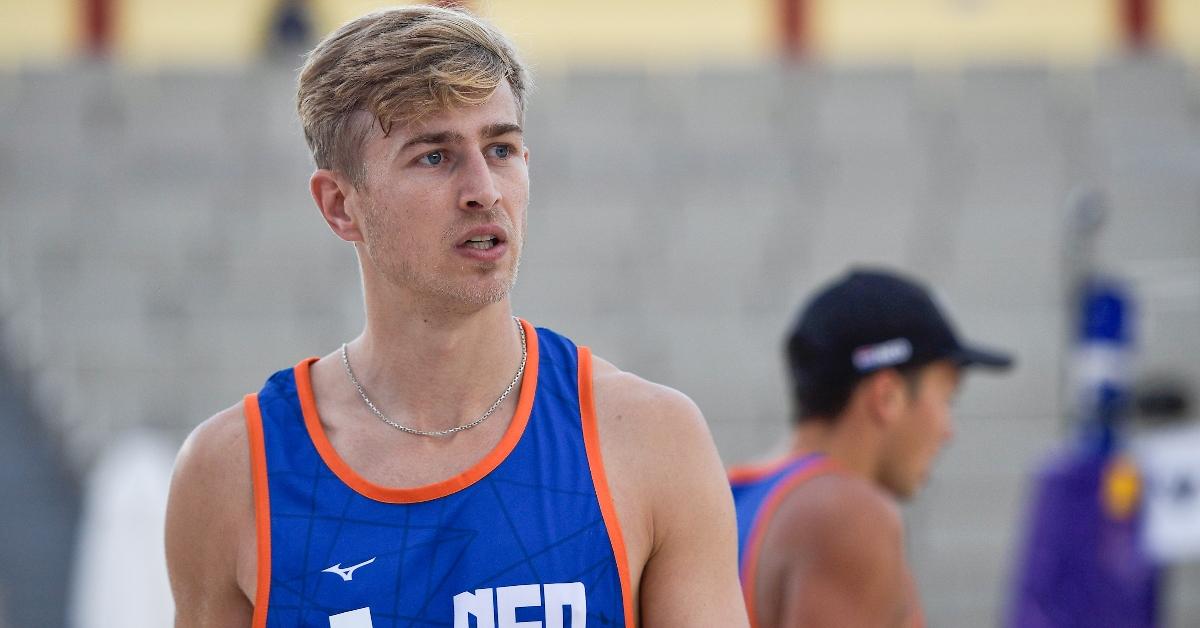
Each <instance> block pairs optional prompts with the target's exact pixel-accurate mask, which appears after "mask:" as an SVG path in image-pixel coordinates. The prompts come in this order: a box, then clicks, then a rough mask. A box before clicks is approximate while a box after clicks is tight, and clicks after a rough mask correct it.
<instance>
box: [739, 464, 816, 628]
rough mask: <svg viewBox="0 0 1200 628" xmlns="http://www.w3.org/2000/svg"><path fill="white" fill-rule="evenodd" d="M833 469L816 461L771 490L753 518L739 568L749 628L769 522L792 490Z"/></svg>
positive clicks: (752, 623)
mask: <svg viewBox="0 0 1200 628" xmlns="http://www.w3.org/2000/svg"><path fill="white" fill-rule="evenodd" d="M792 460H794V458H793V459H792ZM789 462H790V460H789ZM836 469H837V465H836V464H835V463H833V461H831V460H830V459H829V458H824V459H822V460H818V461H816V462H814V463H812V465H811V466H808V467H805V468H803V469H801V470H800V471H798V472H797V473H796V474H795V475H793V476H791V477H789V478H787V479H786V480H784V481H783V482H782V483H780V484H779V485H778V486H776V487H775V488H774V489H772V490H771V494H770V495H768V496H767V499H766V501H765V502H764V503H763V506H762V508H761V509H760V510H759V511H758V514H757V515H756V516H755V518H754V525H753V526H752V527H751V528H750V539H749V540H748V541H747V542H746V562H745V563H744V564H743V565H742V567H743V569H742V591H743V595H744V596H745V598H746V613H747V614H748V615H749V616H750V626H751V628H757V626H758V625H759V623H758V612H757V609H756V608H755V607H756V604H755V595H754V591H755V587H756V584H757V583H756V580H757V579H758V556H759V553H760V552H761V551H762V542H763V537H764V536H766V532H767V526H768V525H770V521H771V518H772V517H773V516H774V515H775V511H776V510H777V509H778V508H779V505H780V504H781V503H782V502H783V499H784V498H785V497H787V495H788V493H790V492H791V491H792V489H794V488H796V487H797V486H799V485H800V484H803V483H804V482H806V481H808V480H811V479H812V478H814V477H817V476H819V475H823V474H825V473H829V472H831V471H835V470H836Z"/></svg>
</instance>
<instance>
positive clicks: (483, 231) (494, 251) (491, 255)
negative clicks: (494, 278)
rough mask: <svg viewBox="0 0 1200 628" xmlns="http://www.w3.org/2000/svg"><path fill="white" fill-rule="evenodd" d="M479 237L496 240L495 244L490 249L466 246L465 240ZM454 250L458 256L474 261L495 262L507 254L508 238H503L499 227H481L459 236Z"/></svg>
mask: <svg viewBox="0 0 1200 628" xmlns="http://www.w3.org/2000/svg"><path fill="white" fill-rule="evenodd" d="M480 236H491V237H493V238H495V239H496V244H495V245H494V246H492V248H490V249H477V248H474V247H471V246H467V240H470V239H472V238H478V237H480ZM454 250H455V252H457V253H458V254H459V255H462V256H464V257H467V258H469V259H472V260H475V261H479V262H495V261H497V260H499V259H500V258H502V257H504V255H505V253H507V252H508V238H507V237H506V236H505V233H504V229H502V228H500V226H499V225H483V226H480V227H475V228H474V229H471V230H470V231H467V232H465V233H463V234H461V235H460V236H459V237H458V239H457V243H456V244H455V245H454Z"/></svg>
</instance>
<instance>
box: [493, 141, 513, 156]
mask: <svg viewBox="0 0 1200 628" xmlns="http://www.w3.org/2000/svg"><path fill="white" fill-rule="evenodd" d="M492 150H494V151H495V152H496V156H497V157H499V158H500V159H508V155H509V154H510V153H511V152H512V147H511V146H505V145H503V144H501V145H499V146H496V147H495V148H493V149H492Z"/></svg>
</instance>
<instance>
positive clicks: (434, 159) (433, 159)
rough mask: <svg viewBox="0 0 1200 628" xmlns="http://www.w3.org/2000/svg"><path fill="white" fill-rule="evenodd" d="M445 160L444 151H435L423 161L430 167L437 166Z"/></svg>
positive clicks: (423, 158)
mask: <svg viewBox="0 0 1200 628" xmlns="http://www.w3.org/2000/svg"><path fill="white" fill-rule="evenodd" d="M443 159H445V156H444V155H442V151H440V150H437V151H434V152H432V153H429V154H428V155H425V156H424V157H422V158H421V161H423V162H425V163H426V164H428V165H430V166H436V165H438V164H440V163H442V160H443Z"/></svg>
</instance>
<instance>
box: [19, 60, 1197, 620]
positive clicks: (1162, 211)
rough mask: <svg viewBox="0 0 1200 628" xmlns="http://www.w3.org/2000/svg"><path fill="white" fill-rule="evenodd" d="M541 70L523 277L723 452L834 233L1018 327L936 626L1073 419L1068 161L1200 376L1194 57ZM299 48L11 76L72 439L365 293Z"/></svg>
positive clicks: (734, 450) (182, 394) (966, 326)
mask: <svg viewBox="0 0 1200 628" xmlns="http://www.w3.org/2000/svg"><path fill="white" fill-rule="evenodd" d="M538 78H539V88H538V91H537V93H536V94H535V95H534V96H533V100H532V106H531V110H530V113H529V119H528V122H527V125H526V126H527V129H528V139H529V142H530V144H531V146H532V151H533V157H532V167H531V171H532V175H531V176H532V179H533V201H532V203H531V206H530V227H529V242H528V245H527V254H526V255H527V256H526V259H525V261H524V264H523V265H522V270H521V279H520V282H519V285H518V287H517V290H516V294H515V297H514V299H515V304H516V310H517V312H518V313H519V314H520V315H522V316H524V317H526V318H528V319H530V320H532V321H534V322H536V323H538V324H543V325H547V326H550V327H554V328H557V329H559V330H560V331H563V332H566V333H568V334H569V335H572V336H573V337H575V338H577V339H578V340H580V341H581V342H584V343H586V344H590V345H591V346H592V347H593V348H594V349H595V350H596V351H597V353H599V354H600V355H603V356H605V357H606V358H608V359H610V360H612V361H614V362H616V363H617V364H619V365H621V366H623V367H625V368H627V369H629V370H632V371H635V372H638V373H639V374H642V375H644V376H646V377H648V378H651V379H655V380H658V381H661V382H664V383H667V384H670V385H672V386H675V387H677V388H679V389H680V390H683V391H684V392H686V393H688V394H689V395H691V396H692V397H693V398H694V399H695V400H696V402H697V403H698V404H699V405H700V407H701V408H702V409H703V410H704V412H705V414H706V415H707V417H708V419H709V421H710V423H711V426H712V430H713V432H714V434H715V436H716V439H717V442H718V445H719V447H720V449H721V452H722V455H723V456H724V457H725V459H726V460H727V461H728V462H731V463H732V462H735V461H739V460H743V459H746V458H748V457H752V456H755V455H757V454H758V453H759V452H761V451H762V450H764V449H767V448H769V447H770V446H772V444H773V443H776V442H777V441H778V438H779V437H780V435H782V434H783V433H784V430H785V422H786V420H785V415H786V411H787V401H786V394H785V387H784V380H783V377H782V371H781V361H780V349H779V345H780V340H781V338H782V334H783V330H784V329H785V327H786V325H787V323H788V322H789V320H790V318H791V316H792V315H793V310H794V308H795V307H796V306H797V304H798V303H799V302H800V301H801V299H802V297H803V295H804V294H805V293H806V292H807V291H809V290H811V289H812V288H814V287H816V286H817V285H818V284H819V283H820V282H822V281H824V280H826V279H827V278H829V277H830V276H832V275H833V274H835V273H838V272H840V271H841V270H843V269H844V268H845V267H846V266H847V265H849V264H852V263H882V264H888V265H893V266H897V267H900V268H903V269H906V270H908V271H910V272H913V273H916V274H918V275H920V276H923V277H925V278H926V279H928V280H929V281H931V282H932V283H934V284H936V285H937V286H938V288H939V289H940V291H941V293H942V295H943V296H944V298H945V300H946V301H947V302H948V303H949V304H950V309H951V310H952V312H953V314H954V316H955V318H956V319H957V321H958V322H959V325H960V327H961V328H962V329H963V330H964V331H965V332H966V334H967V335H969V336H973V337H978V338H980V339H983V340H986V341H989V342H991V343H993V344H995V345H998V346H1003V347H1007V348H1010V349H1011V350H1013V351H1014V352H1015V353H1016V354H1017V355H1018V356H1019V361H1020V364H1019V368H1018V369H1017V370H1016V371H1015V372H1014V373H1012V374H1011V375H1009V376H1007V377H1003V378H990V377H983V376H980V377H973V378H971V379H970V380H969V381H968V384H967V386H966V389H965V391H964V392H963V394H962V396H961V399H960V402H959V404H958V418H959V430H958V437H957V441H956V443H955V444H954V445H953V446H952V447H951V448H950V450H949V451H948V453H947V454H946V455H945V456H944V458H943V459H942V461H941V463H940V466H939V467H938V469H937V473H936V475H935V478H934V480H933V482H932V484H931V485H930V487H929V488H928V490H926V491H925V492H924V493H923V494H922V495H921V496H920V497H919V498H918V499H917V500H916V501H915V502H914V503H913V504H912V505H911V507H909V508H908V510H907V517H908V519H909V522H910V526H911V528H910V553H911V555H912V557H913V561H914V562H915V564H916V567H917V575H918V578H919V580H920V583H921V587H922V591H923V596H924V598H925V603H926V605H927V607H928V613H929V616H930V625H932V626H978V625H993V624H995V623H996V622H997V621H998V618H999V614H1000V612H1001V608H1002V605H1003V599H1004V595H1005V590H1006V587H1007V581H1008V578H1009V572H1010V570H1011V568H1012V556H1013V555H1014V548H1015V544H1016V542H1017V539H1018V536H1019V522H1020V514H1021V508H1022V505H1023V503H1024V498H1025V492H1026V487H1025V480H1026V478H1027V476H1028V473H1029V471H1030V469H1031V468H1032V466H1033V465H1034V464H1035V463H1036V461H1037V459H1038V458H1039V457H1040V456H1041V455H1042V454H1043V453H1044V452H1045V451H1046V450H1047V449H1048V448H1049V447H1050V446H1051V444H1052V443H1054V442H1056V441H1057V440H1058V439H1059V438H1060V437H1061V434H1062V430H1061V424H1062V420H1061V417H1062V415H1063V413H1064V409H1063V407H1062V405H1061V404H1060V401H1059V398H1060V395H1059V391H1060V388H1061V385H1062V381H1061V379H1062V378H1061V376H1060V375H1061V370H1060V364H1061V362H1062V357H1063V350H1064V346H1065V341H1064V332H1065V329H1066V326H1067V322H1066V314H1065V313H1064V307H1065V305H1064V276H1063V271H1062V256H1063V242H1064V240H1065V238H1066V237H1067V234H1066V233H1064V225H1065V224H1066V199H1067V197H1068V195H1069V193H1070V192H1071V191H1072V190H1074V189H1076V188H1077V187H1079V186H1081V185H1088V184H1091V185H1095V186H1097V187H1098V188H1099V189H1101V190H1103V191H1104V192H1105V193H1107V194H1108V196H1109V198H1110V199H1111V202H1112V210H1113V213H1112V220H1111V224H1110V225H1109V228H1108V229H1107V230H1106V232H1105V233H1104V235H1103V237H1102V240H1101V242H1100V247H1099V248H1100V251H1101V253H1102V258H1103V259H1104V261H1105V264H1106V265H1107V266H1109V267H1111V268H1112V269H1114V270H1117V271H1120V272H1123V273H1125V274H1127V275H1130V276H1132V277H1133V278H1134V279H1135V280H1137V282H1138V283H1137V285H1138V286H1139V289H1141V290H1142V291H1143V296H1145V301H1144V304H1143V312H1144V313H1145V315H1146V320H1147V322H1148V326H1147V327H1146V328H1145V333H1144V334H1143V336H1142V344H1143V347H1144V349H1145V353H1144V356H1143V362H1142V365H1143V366H1141V367H1139V368H1151V367H1154V366H1164V367H1170V368H1173V369H1182V370H1183V371H1184V372H1185V374H1186V377H1187V378H1189V379H1190V381H1191V382H1193V383H1196V382H1200V360H1197V358H1196V357H1195V356H1196V355H1200V334H1196V333H1195V330H1196V329H1197V325H1200V287H1198V286H1200V261H1198V260H1200V75H1198V74H1197V71H1196V70H1195V69H1191V68H1187V67H1184V66H1181V65H1178V64H1176V63H1173V62H1171V61H1169V60H1163V59H1140V60H1121V61H1114V62H1111V63H1107V64H1103V65H1101V66H1098V67H1090V68H1076V69H1067V70H1064V69H1056V68H1045V67H1003V68H973V69H967V70H964V71H961V72H945V73H932V74H926V73H921V74H918V73H915V72H914V71H912V70H911V69H908V68H902V67H894V68H893V67H882V68H841V69H834V68H801V69H794V70H784V69H781V68H776V67H754V68H744V69H738V70H725V71H706V72H699V73H692V74H636V73H633V74H630V73H604V72H585V71H579V72H573V73H571V74H568V75H563V76H540V77H538ZM293 80H294V79H293V77H292V75H291V74H290V73H289V72H288V71H286V70H281V69H275V68H271V67H258V68H251V69H247V70H239V71H236V72H230V73H225V74H221V73H207V72H206V73H188V72H178V73H166V74H155V75H138V74H126V73H122V72H119V71H116V70H113V69H111V68H105V67H80V68H75V69H71V70H67V71H61V72H59V71H56V72H28V73H24V74H17V75H0V191H2V192H3V193H2V194H0V219H2V221H3V223H2V224H3V225H4V227H3V228H2V229H0V325H2V326H3V328H2V334H0V338H2V341H3V345H2V346H3V351H4V353H5V355H6V356H7V359H8V361H9V362H10V363H12V364H14V365H16V366H17V367H18V368H21V369H23V370H25V371H27V372H28V373H29V374H30V375H31V378H30V379H31V381H33V382H34V390H33V391H32V392H33V396H34V398H35V399H36V400H37V401H38V403H39V405H40V406H41V408H40V409H41V411H42V413H43V415H44V416H48V417H51V421H52V426H51V428H52V429H53V430H54V431H56V432H57V433H60V434H62V435H63V438H64V439H65V440H66V442H67V443H68V449H69V451H70V452H72V455H73V456H74V459H75V461H76V463H77V464H78V465H79V466H80V467H86V465H87V464H88V463H89V461H90V460H91V457H92V456H93V455H94V453H93V452H96V451H98V448H99V446H100V445H101V444H103V443H105V442H107V441H109V440H111V439H112V438H113V437H114V435H115V434H118V433H120V432H121V431H122V430H124V429H126V428H128V427H130V426H134V425H150V426H154V427H157V428H161V429H162V430H164V431H166V432H168V433H170V434H172V435H173V437H175V438H177V439H179V438H182V436H183V435H184V434H185V433H186V432H187V431H188V430H189V429H190V428H191V427H193V426H194V425H195V424H197V423H198V422H199V421H201V420H203V419H204V418H205V417H207V416H209V415H211V414H212V413H213V412H215V411H217V410H219V409H221V408H222V407H225V406H227V405H229V404H231V403H233V402H234V401H236V400H237V399H238V398H239V397H240V395H242V394H244V393H245V392H249V391H253V390H256V389H257V388H258V387H259V386H260V384H261V382H262V381H263V379H264V378H265V377H266V375H267V374H269V373H270V372H271V371H273V370H274V369H277V368H281V367H284V366H288V365H291V364H294V363H295V362H296V361H297V360H299V359H300V358H302V357H305V356H307V355H312V354H322V353H324V352H326V351H329V350H331V349H333V348H334V347H336V346H337V344H338V343H340V342H341V341H342V340H343V339H345V338H348V337H350V336H352V335H353V334H354V333H356V332H357V330H358V328H359V326H360V325H361V322H362V313H361V306H360V296H359V290H358V285H357V274H356V272H357V271H356V268H355V264H354V258H353V254H352V251H351V249H350V248H349V247H348V246H346V245H344V244H343V243H341V242H340V241H338V240H337V239H336V238H335V237H333V236H332V235H331V234H330V233H328V231H327V229H326V227H325V226H324V224H323V223H322V222H321V220H320V218H319V216H318V214H317V212H316V211H315V209H314V208H313V206H312V203H311V200H310V199H309V198H308V194H307V192H306V185H305V183H306V178H307V175H308V173H309V172H310V170H311V165H310V163H309V161H308V156H307V154H306V150H305V147H304V142H303V139H302V136H301V134H300V131H299V129H298V124H297V123H296V122H295V117H294V113H293V108H292V98H293V87H292V84H293ZM1183 582H1184V586H1183V589H1184V591H1190V593H1191V594H1192V596H1194V594H1195V593H1197V592H1200V587H1198V586H1196V583H1197V582H1200V581H1197V580H1196V579H1195V578H1193V579H1192V580H1190V581H1189V580H1186V579H1185V580H1184V581H1183ZM1189 582H1190V583H1191V584H1190V585H1189V584H1188V583H1189ZM1189 587H1190V588H1189ZM1175 588H1176V589H1179V588H1180V585H1179V583H1176V584H1175ZM1173 595H1175V594H1173ZM1180 621H1181V622H1183V623H1179V624H1178V625H1181V626H1182V625H1194V624H1195V623H1196V622H1200V618H1197V617H1191V618H1184V619H1181V620H1180Z"/></svg>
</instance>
